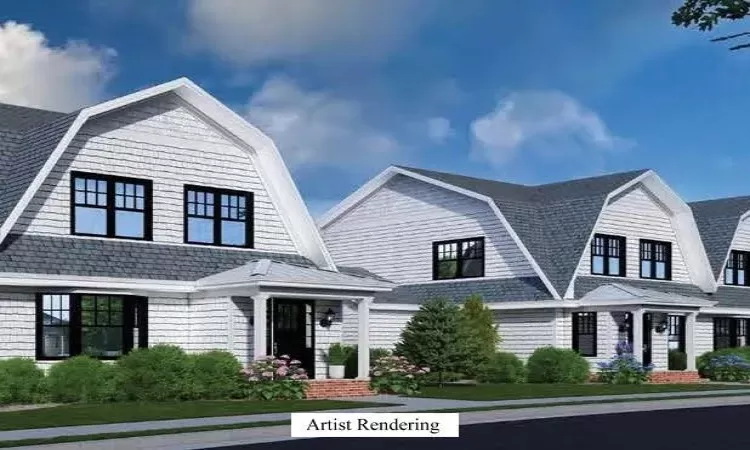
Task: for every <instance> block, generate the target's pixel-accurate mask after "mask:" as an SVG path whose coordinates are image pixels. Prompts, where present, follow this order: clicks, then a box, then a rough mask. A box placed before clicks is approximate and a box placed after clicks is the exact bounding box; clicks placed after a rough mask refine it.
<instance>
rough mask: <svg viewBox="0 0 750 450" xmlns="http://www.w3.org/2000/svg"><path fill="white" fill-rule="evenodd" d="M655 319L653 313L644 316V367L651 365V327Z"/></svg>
mask: <svg viewBox="0 0 750 450" xmlns="http://www.w3.org/2000/svg"><path fill="white" fill-rule="evenodd" d="M653 322H654V319H653V316H652V315H651V313H644V314H643V365H644V366H647V365H649V364H651V334H652V333H651V327H652V325H653Z"/></svg>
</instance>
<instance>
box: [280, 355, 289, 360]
mask: <svg viewBox="0 0 750 450" xmlns="http://www.w3.org/2000/svg"><path fill="white" fill-rule="evenodd" d="M279 358H281V359H290V357H289V355H281V356H279Z"/></svg>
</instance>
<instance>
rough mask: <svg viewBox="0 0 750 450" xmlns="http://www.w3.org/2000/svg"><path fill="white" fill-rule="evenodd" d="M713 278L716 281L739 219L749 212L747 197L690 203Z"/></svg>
mask: <svg viewBox="0 0 750 450" xmlns="http://www.w3.org/2000/svg"><path fill="white" fill-rule="evenodd" d="M689 205H690V208H692V210H693V217H695V223H696V225H697V226H698V231H699V232H700V234H701V239H702V240H703V246H704V247H705V249H706V254H707V255H708V261H709V263H710V264H711V269H712V270H713V273H714V276H716V277H717V278H718V276H719V273H721V270H722V269H723V267H724V260H725V259H726V257H727V254H728V253H729V247H730V246H731V245H732V239H733V238H734V233H735V231H736V230H737V225H739V223H740V217H741V216H742V215H743V214H745V213H746V212H748V211H750V196H748V197H732V198H721V199H716V200H704V201H700V202H692V203H689Z"/></svg>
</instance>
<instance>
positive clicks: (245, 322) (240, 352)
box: [229, 297, 254, 366]
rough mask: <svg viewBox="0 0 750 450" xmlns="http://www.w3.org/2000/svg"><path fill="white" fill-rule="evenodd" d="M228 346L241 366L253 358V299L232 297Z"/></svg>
mask: <svg viewBox="0 0 750 450" xmlns="http://www.w3.org/2000/svg"><path fill="white" fill-rule="evenodd" d="M229 309H230V318H229V320H230V325H229V330H230V331H229V336H230V337H229V339H230V340H231V343H230V348H231V350H230V351H231V352H232V353H234V356H236V357H237V359H239V361H240V363H241V364H242V365H243V366H246V365H247V364H248V363H249V362H250V361H252V360H253V332H254V331H253V327H252V325H250V319H251V318H252V317H253V299H252V298H250V297H233V298H232V302H231V304H230V305H229Z"/></svg>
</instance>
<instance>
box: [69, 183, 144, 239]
mask: <svg viewBox="0 0 750 450" xmlns="http://www.w3.org/2000/svg"><path fill="white" fill-rule="evenodd" d="M151 189H152V187H151V181H150V180H141V179H136V178H124V177H115V176H111V175H100V174H91V173H82V172H73V173H72V174H71V220H70V231H71V234H75V235H81V236H101V237H109V238H124V239H141V240H151V234H152V230H151Z"/></svg>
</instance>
